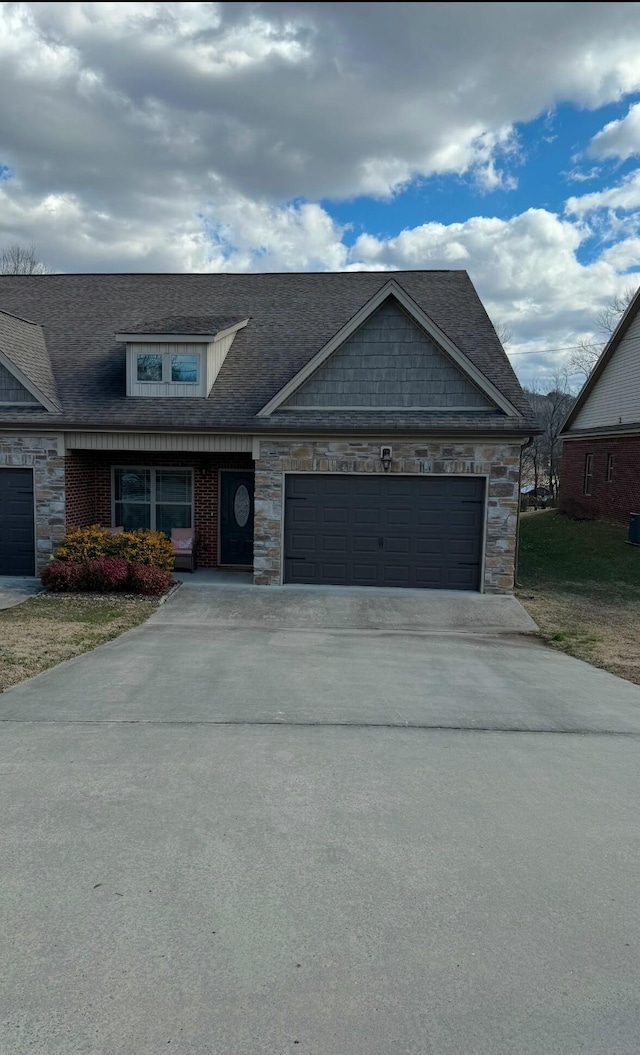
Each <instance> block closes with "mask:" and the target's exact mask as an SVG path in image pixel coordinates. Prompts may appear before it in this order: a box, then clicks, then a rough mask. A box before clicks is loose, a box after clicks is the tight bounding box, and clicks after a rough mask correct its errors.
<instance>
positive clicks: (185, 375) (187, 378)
mask: <svg viewBox="0 0 640 1055" xmlns="http://www.w3.org/2000/svg"><path fill="white" fill-rule="evenodd" d="M199 361H200V357H199V356H198V355H172V356H171V380H172V381H182V382H183V383H184V384H187V385H197V383H198V367H199Z"/></svg>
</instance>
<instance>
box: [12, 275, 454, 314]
mask: <svg viewBox="0 0 640 1055" xmlns="http://www.w3.org/2000/svg"><path fill="white" fill-rule="evenodd" d="M462 274H464V275H466V274H468V272H467V269H466V268H464V267H405V268H396V269H394V268H389V269H386V268H385V269H384V270H382V271H381V270H379V269H378V268H373V270H371V271H367V270H362V271H56V272H55V274H51V275H0V278H29V279H34V278H46V279H53V278H151V277H153V278H162V277H163V276H166V277H170V278H183V277H184V278H188V277H189V276H197V277H198V278H205V277H214V276H215V275H228V276H230V277H234V276H236V277H237V276H242V277H243V278H261V277H264V276H265V275H295V276H296V277H297V278H300V277H301V276H302V275H462ZM7 314H9V313H7ZM25 321H29V320H25Z"/></svg>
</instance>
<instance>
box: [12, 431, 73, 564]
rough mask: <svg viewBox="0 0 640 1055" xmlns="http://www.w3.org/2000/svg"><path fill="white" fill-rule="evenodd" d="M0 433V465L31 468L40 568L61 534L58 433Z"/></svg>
mask: <svg viewBox="0 0 640 1055" xmlns="http://www.w3.org/2000/svg"><path fill="white" fill-rule="evenodd" d="M58 440H59V438H58V437H57V436H55V435H47V434H45V433H43V434H33V435H29V434H25V433H23V434H22V435H20V436H18V435H13V434H11V433H0V468H2V467H5V466H9V467H14V468H15V467H20V468H32V469H33V475H34V489H35V506H36V568H37V571H38V572H40V571H42V569H43V567H44V566H45V564H46V563H47V561H48V560H49V556H50V554H51V553H52V552H53V548H54V546H55V545H57V543H58V542H59V541H60V539H61V538H62V536H63V535H64V454H63V453H61V452H62V449H63V448H62V442H61V441H62V437H60V445H59V443H58Z"/></svg>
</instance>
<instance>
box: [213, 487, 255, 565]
mask: <svg viewBox="0 0 640 1055" xmlns="http://www.w3.org/2000/svg"><path fill="white" fill-rule="evenodd" d="M253 482H254V474H253V473H252V472H240V471H238V472H236V470H235V469H233V470H231V469H225V470H223V471H222V472H221V473H220V564H244V565H247V566H248V567H251V566H252V565H253Z"/></svg>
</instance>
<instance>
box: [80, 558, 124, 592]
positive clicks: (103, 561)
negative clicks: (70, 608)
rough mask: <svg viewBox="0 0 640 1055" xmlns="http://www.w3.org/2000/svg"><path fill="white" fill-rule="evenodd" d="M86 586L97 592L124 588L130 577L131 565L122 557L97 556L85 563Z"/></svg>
mask: <svg viewBox="0 0 640 1055" xmlns="http://www.w3.org/2000/svg"><path fill="white" fill-rule="evenodd" d="M82 567H83V568H84V588H85V590H96V592H97V593H114V592H116V591H117V590H124V589H125V587H126V586H127V580H128V578H129V565H128V564H127V562H126V560H123V559H122V557H97V558H96V559H95V560H88V561H86V563H85V564H84V565H82Z"/></svg>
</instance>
